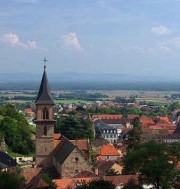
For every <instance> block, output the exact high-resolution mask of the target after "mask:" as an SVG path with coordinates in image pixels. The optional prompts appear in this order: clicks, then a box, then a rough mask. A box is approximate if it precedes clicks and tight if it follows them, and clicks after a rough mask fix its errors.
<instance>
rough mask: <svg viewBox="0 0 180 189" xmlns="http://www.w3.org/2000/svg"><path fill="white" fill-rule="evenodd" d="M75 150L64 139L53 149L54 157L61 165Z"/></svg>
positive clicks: (70, 143) (73, 146)
mask: <svg viewBox="0 0 180 189" xmlns="http://www.w3.org/2000/svg"><path fill="white" fill-rule="evenodd" d="M75 148H76V146H75V145H74V144H72V142H70V141H69V140H68V139H66V138H65V137H64V138H63V140H62V141H61V143H60V144H59V145H58V146H57V148H56V149H55V153H54V157H55V158H56V159H57V161H58V162H59V164H62V163H63V162H64V161H65V160H66V158H67V157H68V156H69V155H70V154H71V152H72V151H73V150H74V149H75Z"/></svg>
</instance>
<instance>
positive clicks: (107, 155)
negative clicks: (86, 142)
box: [97, 144, 120, 161]
mask: <svg viewBox="0 0 180 189" xmlns="http://www.w3.org/2000/svg"><path fill="white" fill-rule="evenodd" d="M119 157H120V154H119V152H118V151H117V149H116V148H115V147H114V145H112V144H106V145H104V146H102V147H101V148H100V151H99V156H98V157H97V160H112V161H117V159H118V158H119Z"/></svg>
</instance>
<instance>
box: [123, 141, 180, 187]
mask: <svg viewBox="0 0 180 189" xmlns="http://www.w3.org/2000/svg"><path fill="white" fill-rule="evenodd" d="M165 152H166V151H165V146H164V145H163V144H157V143H156V142H155V141H150V142H147V143H144V144H141V145H139V147H138V148H137V149H135V151H130V152H129V153H128V154H127V155H126V156H125V158H124V159H123V161H124V171H125V172H126V173H138V175H139V180H140V181H141V182H142V183H143V184H152V185H153V186H154V188H155V189H160V188H166V189H168V188H170V185H171V183H172V182H173V181H174V180H175V179H176V177H177V175H178V172H177V171H176V169H175V167H174V165H173V164H172V163H171V162H170V161H169V154H168V153H165Z"/></svg>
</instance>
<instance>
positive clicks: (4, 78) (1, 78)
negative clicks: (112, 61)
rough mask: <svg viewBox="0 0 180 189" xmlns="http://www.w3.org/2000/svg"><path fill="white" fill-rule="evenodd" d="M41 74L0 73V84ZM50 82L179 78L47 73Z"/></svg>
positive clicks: (35, 77)
mask: <svg viewBox="0 0 180 189" xmlns="http://www.w3.org/2000/svg"><path fill="white" fill-rule="evenodd" d="M41 77H42V74H32V73H1V74H0V82H1V83H2V82H23V81H24V82H27V81H33V82H36V81H40V80H41ZM48 78H49V80H50V82H71V81H74V82H113V81H115V82H132V81H133V82H136V81H137V82H148V81H149V82H156V81H157V82H173V81H176V82H179V81H180V78H175V77H174V78H170V77H167V76H165V77H158V76H136V75H128V74H124V73H119V74H117V73H115V74H112V73H103V74H102V73H101V74H97V73H70V72H67V73H54V74H52V73H48Z"/></svg>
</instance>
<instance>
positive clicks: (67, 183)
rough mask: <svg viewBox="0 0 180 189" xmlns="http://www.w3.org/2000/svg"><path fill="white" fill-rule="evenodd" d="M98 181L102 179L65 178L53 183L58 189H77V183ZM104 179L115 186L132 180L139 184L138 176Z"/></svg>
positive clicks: (107, 177)
mask: <svg viewBox="0 0 180 189" xmlns="http://www.w3.org/2000/svg"><path fill="white" fill-rule="evenodd" d="M98 179H100V177H89V178H87V177H86V178H71V179H70V178H65V179H57V180H53V182H54V183H55V185H56V186H57V189H67V188H68V187H69V188H71V189H75V188H76V184H77V183H82V182H86V183H88V182H90V181H92V180H98ZM104 179H105V180H109V181H111V182H112V183H113V184H114V185H115V186H120V185H125V184H127V183H128V181H129V180H130V179H134V180H135V181H136V182H138V176H137V175H119V176H105V177H104Z"/></svg>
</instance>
